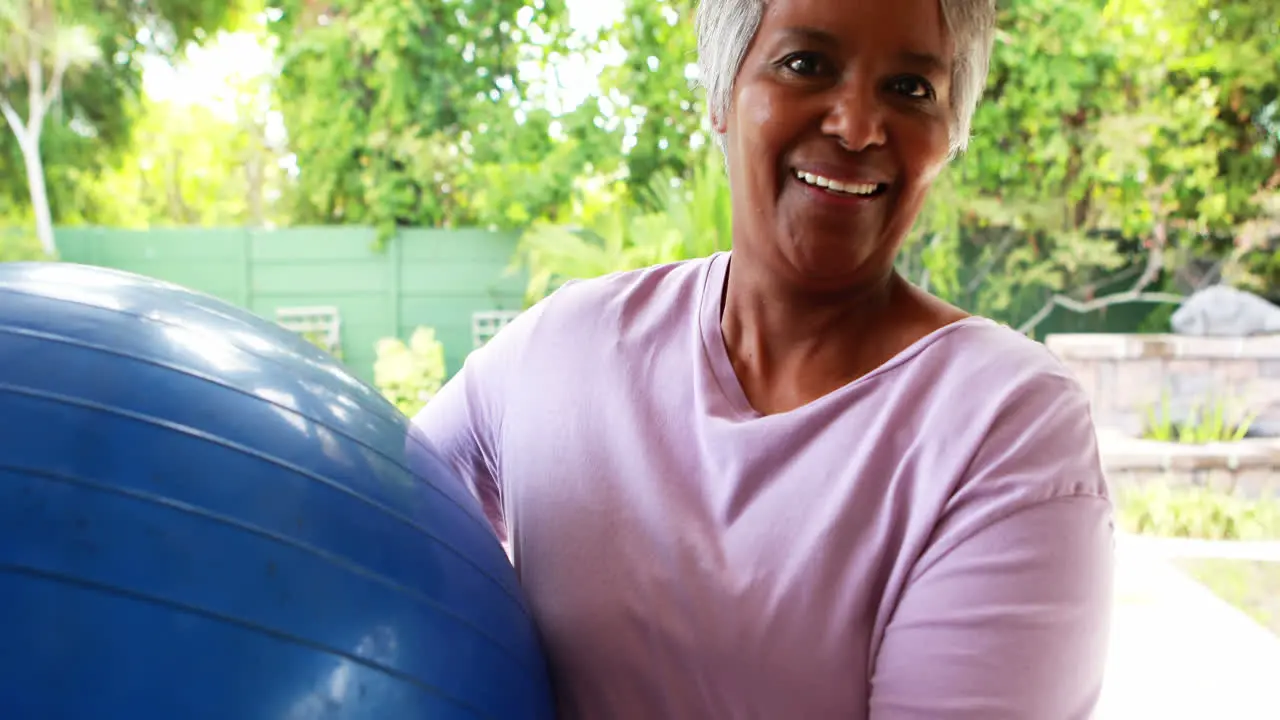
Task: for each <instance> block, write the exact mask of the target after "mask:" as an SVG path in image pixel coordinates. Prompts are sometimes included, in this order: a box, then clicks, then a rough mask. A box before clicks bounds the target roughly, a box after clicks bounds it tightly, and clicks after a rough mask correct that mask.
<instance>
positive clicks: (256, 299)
mask: <svg viewBox="0 0 1280 720" xmlns="http://www.w3.org/2000/svg"><path fill="white" fill-rule="evenodd" d="M375 237H376V236H375V233H374V231H373V230H372V229H370V228H362V227H316V228H290V229H285V230H249V229H239V228H234V229H186V228H183V229H155V230H143V231H137V230H113V229H101V228H62V229H59V231H58V245H59V249H60V251H61V254H62V257H63V259H64V260H66V261H68V262H78V263H84V264H89V265H98V266H103V267H111V268H117V269H120V270H127V271H130V272H136V273H140V274H142V275H147V276H150V277H155V278H158V279H161V280H167V281H170V282H176V283H178V284H181V285H185V286H187V287H190V288H192V289H195V290H199V291H202V292H206V293H209V294H211V295H214V296H217V297H220V298H222V299H224V300H227V301H229V302H232V303H235V304H237V305H239V306H241V307H244V308H247V309H249V310H251V311H253V312H255V313H257V314H258V315H261V316H262V317H265V318H268V319H271V320H275V319H276V318H277V313H279V312H281V311H282V310H283V311H291V310H293V311H297V310H315V309H320V310H323V309H325V308H333V309H334V310H336V312H337V316H338V318H339V319H340V328H341V350H342V357H343V360H344V362H346V364H347V365H349V366H350V367H351V368H352V370H354V371H355V372H356V374H358V375H359V376H361V377H363V378H365V379H366V380H372V378H373V363H374V359H375V357H376V352H375V345H376V343H377V341H378V340H379V339H381V338H384V337H390V336H398V337H402V338H408V336H409V335H410V334H411V333H412V332H413V330H414V329H415V328H417V327H418V326H420V325H427V326H431V327H434V328H435V329H436V333H437V335H438V337H439V338H440V340H441V342H443V343H444V346H445V355H446V361H447V364H448V372H449V373H450V374H452V373H454V372H456V371H457V370H458V368H459V367H461V365H462V362H463V360H465V358H466V356H467V354H468V353H469V352H470V351H471V349H472V347H473V341H472V317H473V315H474V314H475V313H483V312H490V311H494V310H519V309H520V308H521V307H522V305H523V290H524V276H523V274H518V273H510V272H508V267H509V265H510V264H511V258H512V252H513V250H514V248H515V241H516V236H515V235H514V234H512V233H497V232H487V231H483V230H406V231H404V232H403V233H401V235H400V236H398V237H396V238H394V239H392V240H391V241H390V242H389V243H388V244H387V246H386V247H385V248H383V249H377V248H376V247H375Z"/></svg>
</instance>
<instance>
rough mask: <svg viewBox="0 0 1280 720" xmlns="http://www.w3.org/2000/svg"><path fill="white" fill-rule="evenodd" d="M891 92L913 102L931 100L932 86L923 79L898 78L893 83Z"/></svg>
mask: <svg viewBox="0 0 1280 720" xmlns="http://www.w3.org/2000/svg"><path fill="white" fill-rule="evenodd" d="M893 90H894V91H895V92H899V93H902V94H903V95H906V96H907V97H909V98H912V99H915V100H931V99H933V86H932V85H930V84H929V81H927V80H925V79H924V78H918V77H905V78H898V79H896V80H894V81H893Z"/></svg>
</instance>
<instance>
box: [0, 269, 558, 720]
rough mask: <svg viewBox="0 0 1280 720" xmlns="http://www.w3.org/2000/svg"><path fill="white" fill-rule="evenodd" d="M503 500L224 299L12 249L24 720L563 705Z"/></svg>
mask: <svg viewBox="0 0 1280 720" xmlns="http://www.w3.org/2000/svg"><path fill="white" fill-rule="evenodd" d="M553 714H554V710H553V700H552V693H551V689H550V682H549V679H548V674H547V667H546V663H545V659H544V656H543V654H542V649H541V646H540V643H539V638H538V636H537V633H536V629H535V627H534V624H533V622H532V620H531V618H530V615H529V611H528V607H527V605H526V603H525V601H524V599H523V597H522V595H521V591H520V588H519V585H518V584H517V579H516V575H515V572H514V570H513V569H512V567H511V564H510V563H509V561H508V560H507V557H506V554H505V553H504V551H503V549H502V547H501V546H500V544H499V543H498V541H497V538H496V536H495V535H494V533H493V531H492V529H491V528H490V526H489V525H488V523H487V522H486V521H485V518H484V516H483V514H482V511H481V508H480V506H479V503H478V502H477V501H476V500H475V499H474V498H473V497H472V496H471V494H470V493H469V492H467V490H466V489H465V487H463V486H462V485H461V484H460V482H459V481H458V480H457V479H456V478H455V477H454V476H453V475H452V474H451V473H450V471H449V470H448V469H447V468H446V467H445V466H444V465H443V464H442V463H441V462H440V460H439V459H438V458H437V457H436V456H435V455H434V454H433V453H432V451H431V450H430V449H429V446H428V444H427V442H426V441H425V439H424V438H422V437H421V436H420V435H418V434H417V433H416V432H415V431H414V430H413V429H412V426H411V425H410V424H409V422H408V420H407V419H406V418H405V417H404V416H403V415H402V414H400V413H399V412H398V411H397V410H396V409H395V408H394V407H393V406H392V405H391V404H390V403H388V402H387V401H386V400H384V399H383V398H382V397H381V396H380V395H379V394H378V392H377V391H376V390H374V389H373V388H371V387H369V386H368V385H366V384H365V383H363V382H361V381H360V380H358V379H356V378H355V377H353V376H352V375H351V374H350V373H349V372H347V371H346V370H344V369H343V367H342V366H341V365H340V364H339V363H337V362H336V361H335V360H333V359H332V358H331V357H329V356H328V355H327V354H325V353H324V352H323V351H321V350H319V349H318V348H315V347H314V346H312V345H311V344H309V343H308V342H306V341H305V340H303V339H302V338H300V337H298V336H297V335H295V334H293V333H291V332H289V331H287V330H285V329H283V328H281V327H279V326H277V325H275V324H273V323H270V322H268V321H266V320H264V319H261V318H259V317H257V316H255V315H253V314H251V313H249V312H247V311H243V310H240V309H238V308H236V307H234V306H232V305H229V304H227V303H224V302H222V301H220V300H217V299H214V298H212V297H209V296H206V295H202V294H200V293H196V292H192V291H190V290H187V289H184V288H182V287H179V286H175V285H172V284H169V283H164V282H160V281H157V280H153V279H149V278H145V277H141V276H138V275H134V274H129V273H124V272H120V271H115V270H108V269H103V268H94V267H88V266H82V265H73V264H65V263H4V264H0V718H5V719H6V720H9V719H13V720H25V719H27V718H31V719H36V718H39V719H40V720H46V719H47V720H55V719H61V718H130V719H131V720H149V719H151V718H165V720H171V719H173V718H183V719H184V720H195V719H203V718H209V719H213V718H217V720H258V719H262V720H267V719H268V718H270V719H272V720H291V719H296V720H304V719H313V718H314V719H319V718H326V719H328V718H333V719H338V718H343V719H355V718H361V719H363V718H370V719H373V718H376V719H377V720H410V719H416V718H434V719H441V720H453V719H460V718H499V719H502V720H506V719H508V718H521V719H523V718H532V719H540V718H551V717H553Z"/></svg>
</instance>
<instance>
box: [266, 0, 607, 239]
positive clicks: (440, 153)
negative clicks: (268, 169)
mask: <svg viewBox="0 0 1280 720" xmlns="http://www.w3.org/2000/svg"><path fill="white" fill-rule="evenodd" d="M269 5H270V6H271V7H272V9H273V10H275V11H277V12H278V13H279V15H278V19H277V20H276V21H275V22H274V23H272V28H273V32H274V33H275V34H276V35H277V36H278V37H279V38H280V41H281V50H282V62H283V70H282V73H281V78H280V83H279V97H280V102H281V107H282V110H283V112H284V115H285V120H286V124H287V126H288V129H289V135H290V145H291V148H292V150H293V151H294V152H295V153H296V154H297V156H298V160H299V166H300V170H301V175H300V178H299V182H298V186H297V195H296V198H295V200H296V202H295V205H294V208H293V212H294V217H295V220H297V221H299V222H326V223H363V224H372V225H376V226H377V227H378V228H379V229H380V231H381V233H382V234H383V235H384V236H385V235H386V234H388V233H391V232H393V231H394V229H395V227H397V226H405V225H414V226H417V225H426V226H448V225H469V224H483V225H499V226H514V225H520V224H522V223H525V222H528V221H529V220H531V219H532V218H534V217H538V216H540V215H543V214H545V213H547V212H551V211H553V210H554V208H556V207H557V206H558V205H560V204H563V202H564V201H565V200H566V199H567V194H568V190H569V188H570V187H571V184H572V183H571V180H572V178H573V177H574V175H575V174H577V173H578V172H580V171H581V169H582V167H583V166H584V165H585V164H586V163H587V162H589V159H590V155H591V150H590V147H589V145H590V144H589V143H585V142H584V140H585V139H586V138H584V137H582V133H581V132H580V131H581V130H582V129H583V125H582V124H581V123H575V122H573V118H568V119H566V121H561V122H560V125H559V126H558V127H559V129H560V130H561V131H562V132H564V133H568V134H567V135H566V137H564V138H562V140H561V141H560V142H556V143H553V142H552V140H551V132H552V123H553V122H555V121H556V119H555V118H553V117H551V115H550V113H548V112H546V111H545V110H538V109H534V110H532V111H528V110H526V109H525V108H524V107H523V104H524V100H525V98H526V94H527V93H526V83H525V81H524V79H523V78H522V77H521V74H520V73H519V65H520V63H521V62H522V61H523V62H537V61H539V60H540V59H541V56H542V55H543V54H544V53H545V52H547V51H548V49H549V48H554V47H555V46H556V43H557V41H558V40H557V38H560V37H562V36H563V35H564V33H565V28H564V26H563V20H564V9H563V6H562V4H561V2H560V0H535V2H533V3H532V4H526V3H524V2H521V0H471V1H469V2H463V1H461V0H431V1H430V2H420V3H404V2H399V1H398V0H359V1H357V0H333V1H332V2H319V1H314V0H270V2H269ZM566 125H567V127H566ZM587 127H589V125H588V126H587ZM570 131H579V132H578V134H577V135H574V134H572V133H571V132H570Z"/></svg>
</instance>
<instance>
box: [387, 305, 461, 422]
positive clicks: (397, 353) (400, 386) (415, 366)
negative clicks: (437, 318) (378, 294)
mask: <svg viewBox="0 0 1280 720" xmlns="http://www.w3.org/2000/svg"><path fill="white" fill-rule="evenodd" d="M376 347H377V353H378V357H377V360H375V361H374V364H373V382H374V385H376V386H377V387H378V390H380V391H381V392H382V395H383V396H384V397H385V398H387V400H390V401H391V403H392V404H394V405H395V406H396V407H397V408H399V409H400V412H402V413H404V414H405V415H408V416H409V417H413V416H414V415H415V414H417V412H418V411H419V410H421V409H422V408H423V407H425V406H426V404H427V403H428V402H429V401H430V400H431V398H432V397H433V396H434V395H435V394H436V393H437V392H439V391H440V387H441V386H442V385H443V384H444V375H445V365H444V345H442V344H441V343H440V341H439V340H437V339H436V333H435V330H433V329H432V328H429V327H419V328H418V329H416V330H414V331H413V335H412V336H411V337H410V338H409V342H408V343H405V342H404V341H403V340H400V339H399V338H384V339H382V340H379V341H378V344H377V346H376Z"/></svg>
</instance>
